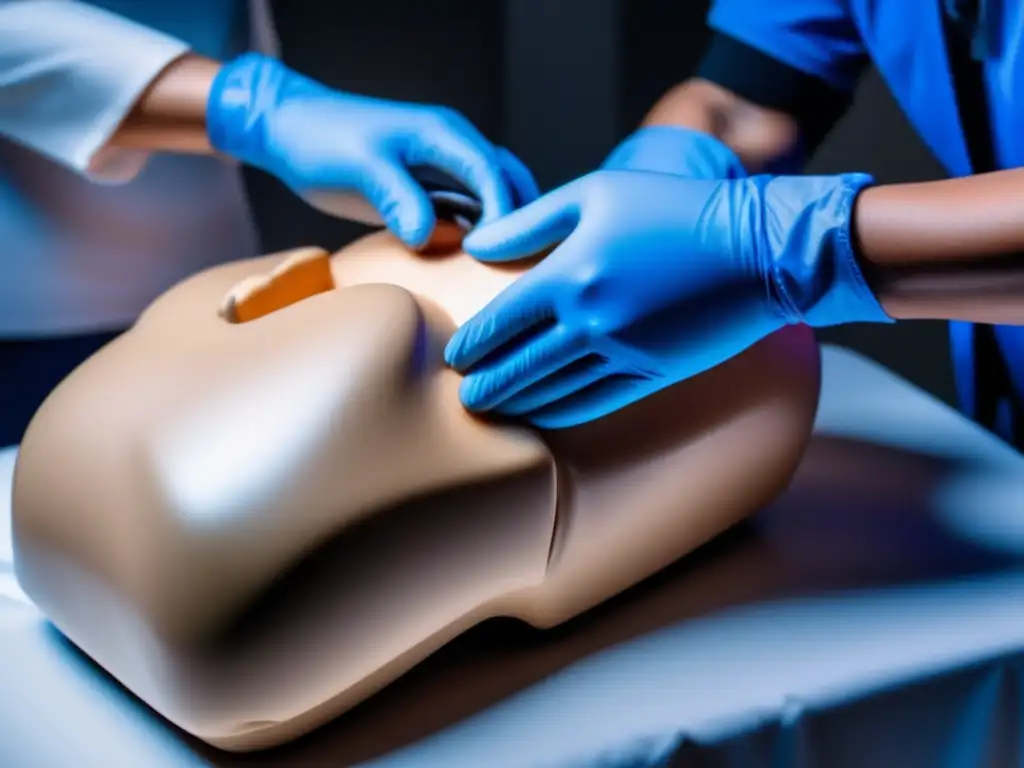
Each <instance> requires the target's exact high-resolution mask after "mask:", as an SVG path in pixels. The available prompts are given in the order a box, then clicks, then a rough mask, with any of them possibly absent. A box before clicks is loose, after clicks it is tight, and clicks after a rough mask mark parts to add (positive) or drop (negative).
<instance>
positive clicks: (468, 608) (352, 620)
mask: <svg viewBox="0 0 1024 768" xmlns="http://www.w3.org/2000/svg"><path fill="white" fill-rule="evenodd" d="M288 256H291V257H292V259H293V261H294V262H295V263H301V264H303V265H304V266H303V267H302V268H303V270H310V271H309V272H306V273H304V274H306V278H309V276H310V275H312V276H313V278H312V279H306V278H304V280H303V281H299V283H301V284H302V285H305V286H307V287H306V288H303V289H302V291H304V292H305V293H306V294H311V295H308V297H307V298H301V299H300V300H297V301H295V300H294V299H295V297H291V298H288V297H287V295H286V294H287V291H284V292H283V293H282V292H281V291H280V290H279V288H280V286H275V285H274V270H275V268H278V271H277V273H276V274H278V275H280V274H282V273H285V274H286V273H287V272H288V269H289V268H288V267H287V266H286V267H285V268H284V269H283V270H282V269H280V267H281V265H282V261H284V260H285V259H287V257H288ZM323 257H324V255H323V254H320V253H318V252H317V251H316V250H315V249H313V250H311V249H304V251H303V252H301V253H292V254H285V255H277V256H269V257H264V258H262V259H255V260H250V261H246V262H240V263H234V264H229V265H225V266H221V267H218V268H215V269H212V270H209V271H206V272H203V273H201V274H199V275H197V276H195V277H193V278H191V279H189V280H187V281H185V282H183V283H182V284H180V285H178V286H176V287H175V288H173V289H171V290H170V291H169V292H168V293H166V294H165V295H164V296H163V297H161V298H160V299H158V300H157V301H156V302H155V303H154V304H153V305H152V306H151V307H150V308H149V309H148V310H147V311H146V312H145V314H144V315H143V317H142V318H141V319H140V320H139V322H138V323H137V325H136V326H135V328H134V329H133V330H132V331H130V332H129V333H127V334H125V335H124V336H122V337H121V338H120V339H118V340H116V341H115V342H113V343H112V344H110V345H109V346H108V347H106V348H104V349H103V350H101V351H100V352H99V353H98V354H97V355H95V356H94V357H93V358H91V359H90V360H88V361H87V362H86V363H85V364H84V365H83V366H81V367H80V368H79V369H78V370H77V371H75V372H74V373H73V374H72V375H71V376H70V377H69V378H68V379H67V380H65V381H64V382H63V383H62V384H61V385H60V387H58V389H57V390H56V391H55V392H54V393H53V395H52V396H51V397H50V398H49V399H48V400H47V401H46V403H45V404H44V405H43V407H42V408H41V409H40V411H39V413H38V414H37V416H36V418H35V419H34V421H33V422H32V425H31V426H30V428H29V431H28V433H27V435H26V437H25V440H24V442H23V444H22V447H21V453H20V457H19V460H18V464H17V468H16V474H15V481H14V540H15V553H16V568H17V573H18V577H19V579H20V581H21V583H22V585H23V588H24V589H25V591H26V592H27V593H28V594H29V595H30V596H31V597H32V598H33V599H34V600H35V601H36V602H37V603H38V605H39V606H40V607H41V608H42V609H43V610H44V611H45V612H46V613H47V614H48V616H49V617H50V618H51V619H52V620H53V622H54V623H55V624H56V625H57V626H58V627H59V628H60V629H61V630H62V631H63V632H64V633H65V634H66V635H67V636H68V637H69V638H70V639H71V640H72V641H73V642H75V643H76V644H77V645H78V646H79V647H80V648H82V649H83V650H84V651H85V652H86V653H88V654H89V655H90V656H91V657H92V658H93V659H95V660H96V661H97V662H98V663H99V664H100V665H101V666H103V667H104V668H105V669H107V670H108V671H109V672H110V673H111V674H112V675H113V676H114V677H116V678H117V679H118V680H120V681H121V682H122V683H123V684H124V685H125V686H126V687H127V688H129V689H130V690H131V691H133V692H134V693H135V694H136V695H137V696H139V697H140V698H141V699H142V700H143V701H145V702H147V703H148V704H149V705H150V706H152V707H153V708H154V709H155V710H156V711H158V712H160V713H161V714H162V715H164V716H165V717H167V718H168V719H169V720H171V721H172V722H174V723H175V724H177V725H178V726H180V727H181V728H183V729H184V730H186V731H188V732H190V733H192V734H194V735H196V736H198V737H199V738H201V739H204V740H206V741H208V742H209V743H211V744H214V745H216V746H219V747H222V748H225V749H230V750H239V751H244V750H252V749H259V748H264V747H269V746H273V745H276V744H281V743H283V742H286V741H289V740H291V739H293V738H296V737H297V736H299V735H301V734H303V733H305V732H308V731H309V730H311V729H313V728H315V727H316V726H318V725H320V724H322V723H324V722H326V721H327V720H329V719H331V718H333V717H335V716H337V715H339V714H340V713H342V712H344V711H346V710H348V709H350V708H351V707H352V706H354V705H355V704H357V703H359V702H360V701H362V700H364V699H365V698H367V697H368V696H370V695H371V694H372V693H374V692H375V691H377V690H378V689H380V688H381V687H383V686H384V685H386V684H387V683H389V682H390V681H392V680H394V679H395V678H396V677H398V676H399V675H401V674H402V673H403V672H405V671H406V670H408V669H409V668H411V667H412V666H413V665H415V664H416V663H418V662H419V661H421V660H422V659H424V658H425V657H426V656H427V655H429V654H430V653H432V652H433V651H435V650H436V649H438V648H439V647H441V646H442V645H443V644H445V643H446V642H447V641H449V640H450V639H452V638H453V637H455V636H456V635H458V634H459V633H461V632H463V631H464V630H465V629H466V628H468V627H470V626H472V625H474V624H476V623H478V622H480V621H481V620H483V619H486V618H488V617H492V616H502V615H504V616H515V617H520V618H522V619H524V620H525V621H527V622H529V623H531V624H533V625H535V626H538V627H548V626H552V625H554V624H557V623H559V622H562V621H564V620H566V619H568V618H570V617H572V616H574V615H576V614H578V613H580V612H581V611H584V610H586V609H587V608H589V607H591V606H593V605H595V604H597V603H600V602H601V601H603V600H605V599H607V598H608V597H610V596H611V595H613V594H615V593H617V592H619V591H621V590H623V589H625V588H626V587H628V586H631V585H632V584H634V583H636V582H638V581H640V580H642V579H644V578H645V577H647V576H648V575H650V574H652V573H654V572H655V571H657V570H659V569H661V568H662V567H664V566H665V565H667V564H669V563H671V562H673V561H674V560H676V559H678V558H679V557H681V556H682V555H685V554H686V553H687V552H689V551H691V550H692V549H694V548H695V547H696V546H698V545H699V544H701V543H703V542H705V541H706V540H707V539H709V538H711V537H713V536H714V535H716V534H717V533H719V532H721V531H722V530H724V529H725V528H727V527H728V526H730V525H731V524H733V523H734V522H736V521H737V520H739V519H740V518H742V517H744V516H746V515H749V514H751V513H753V512H755V511H756V510H757V509H758V508H760V507H761V506H763V505H764V504H765V503H767V502H768V501H769V500H771V499H772V498H773V497H774V496H775V495H776V494H777V493H778V492H780V491H781V490H782V489H783V488H784V487H785V486H786V484H787V483H788V482H789V480H790V478H791V476H792V473H793V472H794V470H795V468H796V465H797V463H798V460H799V458H800V456H801V454H802V451H803V449H804V447H805V445H806V442H807V440H808V438H809V436H810V432H811V426H812V423H813V418H814V412H815V409H816V405H817V395H818V384H819V369H818V365H819V361H818V353H817V347H816V345H815V342H814V339H813V335H812V333H811V332H810V331H809V330H808V329H805V328H802V327H793V328H788V329H785V330H784V331H782V332H780V333H777V334H775V335H774V336H772V337H771V338H769V339H767V340H765V341H764V342H762V343H760V344H759V345H757V346H755V347H753V348H752V349H750V350H748V351H747V352H746V353H744V354H742V355H740V356H739V357H737V358H735V359H734V360H732V361H730V362H728V363H726V364H725V365H722V366H720V367H719V368H717V369H715V370H713V371H711V372H709V373H707V374H705V375H703V376H701V377H699V378H697V379H694V380H692V381H690V382H687V383H685V384H682V385H678V386H676V387H673V388H671V389H669V390H666V391H664V392H662V393H660V394H658V395H656V396H654V397H652V398H649V399H648V400H646V401H644V402H642V403H638V404H636V405H634V406H632V407H630V408H627V409H625V410H623V411H621V412H619V413H617V414H613V415H612V416H610V417H608V418H606V419H604V420H602V421H600V422H598V423H594V424H590V425H586V426H583V427H579V428H575V429H572V430H566V431H562V432H556V433H548V434H543V435H540V434H537V433H534V432H532V431H529V430H526V429H519V428H511V427H507V426H502V427H498V426H494V425H490V424H487V423H485V422H483V421H480V420H477V419H476V418H474V417H472V416H470V415H469V414H467V413H466V412H465V411H464V410H463V409H462V408H461V406H460V404H459V402H458V393H457V390H458V381H459V377H458V376H457V375H456V374H455V373H454V372H452V371H451V370H449V369H446V368H444V366H443V364H442V358H441V350H442V349H443V344H444V341H445V340H446V339H447V338H448V337H449V336H450V334H451V332H452V330H453V329H454V328H455V326H456V324H457V323H460V322H462V321H463V320H465V319H467V318H468V317H469V316H470V315H471V314H472V313H474V312H475V311H477V310H478V309H479V308H481V307H482V306H483V305H484V304H485V303H486V302H487V301H488V300H489V299H490V298H492V297H493V296H494V295H495V294H496V293H497V292H498V291H499V290H501V288H503V287H504V286H505V285H507V284H508V283H509V281H511V280H513V279H514V278H515V276H516V274H517V273H518V272H520V271H521V268H520V269H518V270H517V269H509V268H504V269H502V268H496V267H490V266H486V265H483V264H480V263H478V262H475V261H474V260H472V259H471V258H469V257H467V256H465V255H464V254H461V253H455V254H448V255H437V254H435V255H432V256H424V255H417V254H413V253H410V252H408V251H407V250H405V249H404V248H403V247H402V246H401V245H400V244H398V243H397V241H395V240H393V239H391V238H390V237H389V236H388V235H386V234H376V235H372V236H369V237H367V238H364V239H363V240H361V241H359V242H357V243H355V244H353V245H352V246H349V247H348V248H346V249H344V250H343V251H341V252H340V253H338V254H335V255H334V256H333V257H332V258H331V262H330V268H331V272H332V276H333V282H334V283H335V285H336V286H337V288H336V289H330V290H322V288H323V287H324V286H323V281H322V273H318V272H317V267H316V262H317V260H318V259H321V258H323ZM318 274H319V275H320V277H317V275H318ZM297 284H298V283H297ZM260 291H262V292H263V294H262V295H263V297H264V298H266V297H267V296H270V297H271V298H270V299H269V301H270V304H271V305H272V304H274V302H277V303H278V304H279V305H283V304H288V303H289V302H291V303H290V305H289V306H284V307H283V308H280V309H277V310H276V311H274V310H273V309H272V308H271V310H270V311H267V304H266V302H265V303H264V305H263V310H261V311H260V312H255V313H254V315H253V317H252V318H251V319H249V321H248V322H242V321H240V320H242V319H244V318H239V317H237V316H234V317H232V313H233V312H237V310H238V308H239V307H242V305H243V304H244V302H241V300H243V299H245V298H246V297H249V296H251V295H253V293H254V292H255V293H259V292H260ZM274 296H276V298H273V297H274ZM282 297H284V298H283V299H282ZM240 302H241V303H240ZM245 306H249V305H245ZM243 308H244V307H243ZM232 319H234V320H236V322H231V320H232Z"/></svg>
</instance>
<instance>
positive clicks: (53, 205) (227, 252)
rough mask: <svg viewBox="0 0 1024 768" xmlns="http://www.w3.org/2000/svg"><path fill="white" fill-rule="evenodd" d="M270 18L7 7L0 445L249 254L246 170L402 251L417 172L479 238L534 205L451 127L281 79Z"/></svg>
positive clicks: (457, 123)
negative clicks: (112, 347) (187, 292)
mask: <svg viewBox="0 0 1024 768" xmlns="http://www.w3.org/2000/svg"><path fill="white" fill-rule="evenodd" d="M268 19H269V14H268V13H267V9H266V8H265V7H264V5H263V4H262V3H259V2H249V3H246V2H245V1H244V0H147V1H146V2H138V1H137V0H136V1H133V0H105V1H104V2H99V3H83V2H75V1H73V0H0V265H2V268H3V271H2V277H0V445H8V444H14V443H17V442H19V441H20V439H21V436H22V434H23V432H24V429H25V428H26V426H27V424H28V422H29V420H30V418H31V416H32V414H33V413H34V412H35V410H36V409H37V407H38V406H39V404H40V403H41V402H42V400H43V399H45V397H46V395H47V394H48V393H49V391H50V390H51V389H52V388H53V387H54V386H55V385H56V384H57V383H58V382H59V381H60V380H61V379H62V378H63V377H64V376H65V375H67V374H68V373H69V372H70V371H71V370H72V369H73V368H74V367H76V366H77V365H78V364H79V363H80V362H81V361H82V360H84V359H85V358H86V357H87V356H89V355H90V354H92V353H93V352H94V351H95V350H96V349H98V348H99V347H100V346H102V345H103V344H105V343H106V342H107V341H109V340H110V339H111V338H113V337H114V336H116V334H117V333H118V332H120V331H122V330H124V329H125V328H126V327H128V326H129V325H130V324H131V323H132V322H133V321H134V319H135V318H136V317H137V315H138V314H139V312H140V311H141V310H142V309H143V308H144V307H145V306H146V304H148V303H149V302H150V301H151V300H152V299H154V298H155V297H156V296H157V295H159V294H160V293H161V292H163V291H164V290H166V289H167V288H168V287H170V286H171V285H172V284H174V283H175V282H177V281H178V280H180V279H182V278H184V277H185V276H187V275H189V274H192V273H194V272H196V271H198V270H200V269H203V268H205V267H208V266H211V265H213V264H215V263H219V262H223V261H227V260H232V259H238V258H243V257H247V256H250V255H253V254H254V252H255V249H256V246H255V239H254V236H253V228H252V225H251V222H250V220H249V214H248V211H247V208H246V203H245V198H244V194H243V189H242V185H241V181H240V175H239V172H238V165H237V163H238V161H241V162H245V163H249V164H251V165H253V166H256V167H259V168H261V169H263V170H264V171H267V172H269V173H271V174H274V175H276V176H277V177H279V178H281V179H282V180H283V181H284V182H285V183H286V184H288V185H289V186H290V187H291V188H292V189H293V190H295V191H296V192H298V193H299V194H301V195H303V196H304V197H305V198H306V199H307V200H308V201H310V202H312V203H313V204H315V205H318V206H319V207H321V208H323V209H325V210H328V211H329V212H334V213H344V212H345V211H348V210H355V209H353V208H352V207H351V206H350V205H348V203H346V201H348V202H349V203H350V202H351V201H352V200H361V201H364V202H365V203H368V204H369V205H368V206H364V207H365V208H367V210H368V211H370V212H374V213H376V215H377V216H378V217H379V220H380V221H381V222H382V223H384V224H385V225H387V226H388V227H389V228H390V229H391V230H392V231H394V232H395V234H397V235H398V236H399V237H400V238H402V239H403V240H404V241H405V242H406V243H407V244H408V245H409V246H410V247H417V246H419V245H422V244H423V243H424V242H425V241H426V240H427V239H428V238H429V235H430V232H431V230H432V228H433V225H434V212H433V208H432V205H431V203H430V200H429V198H428V196H427V194H426V192H425V190H424V188H423V186H422V185H421V184H420V183H419V181H418V180H417V179H419V178H420V176H419V175H418V169H422V168H426V169H432V170H436V171H439V172H441V174H442V175H443V176H445V177H446V178H451V179H453V180H454V181H455V182H457V183H458V184H461V185H462V186H464V187H466V188H468V189H469V190H470V191H471V192H472V193H473V194H474V195H476V196H477V197H478V198H479V199H480V201H481V203H482V205H483V215H482V219H481V220H482V221H487V220H492V219H495V218H498V217H500V216H502V215H504V214H506V213H508V212H509V211H510V210H511V208H512V207H513V204H514V203H513V201H514V200H519V201H526V200H529V199H530V198H532V197H534V196H536V187H535V185H534V183H533V180H532V177H531V176H530V174H529V172H528V171H527V170H526V169H525V168H524V167H523V166H522V164H521V163H519V162H518V161H517V160H516V159H515V158H514V157H513V156H511V155H510V153H508V152H507V151H505V150H503V149H502V148H500V147H495V146H494V145H492V144H491V143H490V142H489V141H488V140H487V139H486V138H484V137H483V136H482V135H481V134H480V133H479V132H478V131H477V130H476V129H475V128H474V127H473V126H472V125H471V124H470V123H469V122H468V121H467V120H466V119H465V118H463V117H462V116H461V115H459V114H458V113H456V112H454V111H452V110H450V109H446V108H443V107H435V106H428V105H419V104H407V103H399V102H393V101H387V100H382V99H374V98H370V97H366V96H357V95H354V94H347V93H342V92H338V91H334V90H332V89H329V88H327V87H325V86H323V85H321V84H319V83H317V82H315V81H313V80H311V79H308V78H306V77H304V76H302V75H300V74H298V73H296V72H294V71H292V70H290V69H289V68H287V67H286V66H285V65H284V64H282V63H281V62H280V61H278V60H277V59H276V58H274V56H273V54H274V40H273V35H272V31H271V29H270V25H269V23H268ZM347 205H348V207H346V206H347ZM354 215H355V214H354ZM111 405H112V407H116V405H115V404H111Z"/></svg>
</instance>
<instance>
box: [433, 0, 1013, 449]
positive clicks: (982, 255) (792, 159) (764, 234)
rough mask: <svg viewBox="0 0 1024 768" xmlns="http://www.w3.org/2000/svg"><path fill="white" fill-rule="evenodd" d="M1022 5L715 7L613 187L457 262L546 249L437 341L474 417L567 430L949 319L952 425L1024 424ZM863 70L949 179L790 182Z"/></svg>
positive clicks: (606, 180)
mask: <svg viewBox="0 0 1024 768" xmlns="http://www.w3.org/2000/svg"><path fill="white" fill-rule="evenodd" d="M1022 14H1024V3H1017V2H1006V3H995V2H992V1H991V0H974V1H973V2H971V0H968V1H967V2H963V1H960V2H957V1H956V0H945V1H944V0H920V2H889V1H885V2H883V1H882V0H771V2H768V1H767V0H717V2H715V3H714V4H713V7H712V9H711V11H710V16H709V23H710V26H711V28H712V30H713V33H714V36H713V40H712V43H711V45H710V47H709V49H708V50H707V52H706V54H705V56H704V59H703V61H702V64H701V65H700V68H699V70H698V72H697V73H696V76H695V77H694V78H692V79H691V80H689V81H687V82H685V83H683V84H681V85H679V86H677V87H676V88H674V89H673V90H672V91H670V92H669V93H668V94H667V95H666V96H665V97H664V98H663V99H662V100H661V102H659V104H658V105H657V106H656V107H655V109H654V110H653V112H652V114H651V116H650V118H649V120H648V124H647V126H646V127H644V128H641V129H640V130H639V131H637V132H636V133H634V134H633V135H632V136H630V137H628V138H627V139H626V140H625V141H624V142H623V144H621V145H620V146H619V147H618V148H617V149H616V150H615V151H614V152H613V153H612V155H611V156H610V157H609V158H608V160H607V161H606V162H605V164H604V165H603V167H602V168H601V169H600V170H598V171H596V172H594V173H592V174H589V175H587V176H585V177H583V178H581V179H578V180H576V181H574V182H572V183H570V184H568V185H566V186H564V187H562V188H560V189H558V190H555V191H554V192H551V193H550V194H548V195H545V196H543V197H542V198H540V199H539V200H538V201H536V202H534V203H533V204H531V205H528V206H526V207H525V208H523V209H520V210H518V211H516V212H514V213H512V214H511V215H509V216H507V217H504V218H502V219H499V220H498V221H495V222H491V223H489V224H488V225H486V226H483V227H480V228H479V229H477V230H475V231H474V232H472V233H471V234H470V235H469V237H468V238H467V239H466V241H465V247H466V249H467V250H468V251H469V252H470V253H472V254H473V255H474V256H476V257H478V258H480V259H483V260H489V261H502V260H510V259H516V258H520V257H523V256H526V255H529V254H532V253H535V252H538V251H541V250H543V249H545V248H549V247H551V246H556V245H557V247H556V248H555V250H554V251H553V252H552V253H551V255H549V256H548V257H547V258H546V259H545V260H544V261H543V262H541V263H540V265H539V266H537V267H536V268H535V269H533V270H531V271H530V272H528V273H527V274H526V275H525V276H524V277H523V278H522V279H521V280H519V281H518V282H517V283H515V284H514V285H512V286H510V287H509V288H508V289H507V290H506V291H505V292H504V293H503V294H501V295H499V296H498V297H497V298H496V299H495V300H494V301H493V302H492V303H491V304H489V305H488V306H487V307H486V308H485V309H484V310H482V311H481V312H480V313H479V314H478V315H477V316H476V317H475V318H472V319H471V320H470V321H469V322H467V323H466V324H465V325H464V326H463V327H462V328H460V329H459V331H458V332H457V333H456V335H455V336H454V337H453V338H452V339H451V341H450V343H449V345H448V347H447V350H446V358H447V361H448V362H449V364H451V365H452V366H453V367H455V368H456V369H457V370H460V371H462V372H463V373H465V374H466V376H465V379H464V381H463V385H462V392H461V394H462V399H463V402H464V404H465V405H466V407H467V408H469V409H470V410H473V411H479V412H492V413H497V414H504V415H508V416H514V417H519V418H524V419H526V420H527V421H529V422H532V423H534V424H537V425H539V426H542V427H548V428H557V427H566V426H571V425H574V424H578V423H581V422H586V421H590V420H592V419H595V418H598V417H600V416H602V415H604V414H606V413H609V412H611V411H614V410H617V409H619V408H622V407H624V406H626V405H628V404H629V403H632V402H634V401H636V400H638V399H640V398H643V397H645V396H647V395H649V394H651V393H653V392H655V391H657V390H659V389H661V388H663V387H665V386H668V385H670V384H672V383H674V382H678V381H680V380H683V379H685V378H687V377H690V376H693V375H696V374H699V373H701V372H702V371H704V370H706V369H708V368H709V367H711V366H714V365H716V364H718V363H720V362H722V361H724V360H725V359H728V358H729V357H732V356H734V355H736V354H737V353H739V352H740V351H742V350H743V349H745V348H747V347H748V346H750V345H751V344H753V343H755V342H756V341H758V340H759V339H761V338H763V337H764V336H765V335H767V334H769V333H771V332H773V331H774V330H776V329H778V328H780V327H781V326H783V325H785V324H787V323H806V324H809V325H812V326H817V327H821V326H829V325H835V324H841V323H851V322H873V323H888V322H893V321H894V320H899V319H904V318H941V319H948V320H953V321H956V322H953V323H952V324H951V329H952V330H951V338H952V346H953V352H954V359H955V361H956V368H957V379H958V389H959V392H960V396H961V399H962V404H963V408H964V410H965V411H966V412H967V413H968V414H970V415H971V416H973V417H974V418H975V419H977V420H978V421H980V422H981V423H982V424H984V425H985V426H987V427H989V428H991V429H993V430H995V431H996V432H997V433H998V434H1000V435H1002V436H1003V437H1004V438H1006V439H1009V440H1012V441H1013V442H1014V443H1015V444H1016V445H1017V446H1018V447H1022V446H1024V440H1022V438H1021V435H1022V432H1024V421H1022V419H1021V418H1020V417H1019V416H1017V413H1018V411H1019V404H1020V398H1021V395H1020V393H1021V392H1022V391H1024V355H1022V354H1021V350H1022V348H1024V329H1021V328H1019V327H1018V325H1019V324H1024V259H1022V257H1021V256H1020V254H1021V253H1022V252H1024V171H1022V170H1001V169H1015V168H1019V167H1020V166H1021V165H1024V140H1022V138H1021V137H1024V18H1022ZM869 64H874V66H875V67H877V68H878V70H879V71H880V73H881V75H882V76H883V77H884V79H885V80H886V81H887V83H888V84H889V86H890V88H891V90H892V92H893V93H894V94H895V97H896V99H897V101H898V102H899V103H900V105H901V106H902V108H903V110H904V111H905V112H906V114H907V115H908V116H909V118H910V120H911V122H912V124H913V125H914V127H915V128H916V130H917V131H918V132H919V134H920V135H921V137H922V138H923V139H924V141H925V142H926V143H927V145H928V146H929V147H930V148H931V149H932V151H933V152H934V153H935V154H936V155H937V156H938V157H939V158H940V159H941V161H942V163H943V164H944V166H945V167H946V168H947V169H948V171H949V173H950V174H951V175H952V176H954V177H961V178H953V179H947V180H943V181H936V182H930V183H918V184H904V185H890V186H879V185H875V184H874V183H873V180H872V179H871V178H870V177H869V176H867V175H864V174H842V175H836V176H800V175H781V174H795V173H797V172H798V170H799V163H800V160H801V158H802V157H803V156H805V155H806V152H807V151H809V150H810V149H812V148H813V147H814V145H815V143H816V142H817V141H818V140H819V139H820V138H821V137H822V136H823V135H824V134H825V133H826V132H827V131H828V130H829V129H830V127H831V126H832V125H833V123H834V122H835V121H836V119H837V118H838V117H839V116H840V115H841V114H842V113H843V111H844V110H845V109H846V107H847V105H848V103H849V101H850V94H851V91H852V89H853V88H854V85H855V83H856V82H857V80H858V78H859V76H860V74H861V73H862V72H863V71H864V69H865V68H866V67H867V66H868V65H869Z"/></svg>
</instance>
